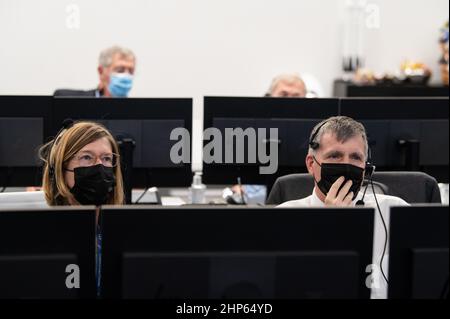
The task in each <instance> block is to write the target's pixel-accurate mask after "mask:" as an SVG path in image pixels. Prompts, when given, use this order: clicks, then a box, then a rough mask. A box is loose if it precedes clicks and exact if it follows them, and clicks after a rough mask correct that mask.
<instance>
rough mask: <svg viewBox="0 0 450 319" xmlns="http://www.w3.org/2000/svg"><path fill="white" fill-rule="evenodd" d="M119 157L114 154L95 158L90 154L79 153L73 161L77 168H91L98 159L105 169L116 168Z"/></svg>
mask: <svg viewBox="0 0 450 319" xmlns="http://www.w3.org/2000/svg"><path fill="white" fill-rule="evenodd" d="M119 158H120V155H119V154H115V153H110V154H103V155H100V156H96V155H94V154H92V153H87V152H86V153H85V152H83V153H80V154H76V155H75V156H74V157H73V159H74V160H75V161H76V162H77V163H78V165H79V166H82V167H87V166H93V165H95V164H96V163H97V161H98V160H99V159H100V161H101V163H102V164H103V166H106V167H116V166H117V163H118V162H119Z"/></svg>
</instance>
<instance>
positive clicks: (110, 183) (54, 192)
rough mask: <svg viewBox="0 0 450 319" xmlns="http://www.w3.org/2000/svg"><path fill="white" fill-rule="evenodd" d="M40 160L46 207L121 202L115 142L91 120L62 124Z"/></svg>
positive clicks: (99, 244) (99, 245)
mask: <svg viewBox="0 0 450 319" xmlns="http://www.w3.org/2000/svg"><path fill="white" fill-rule="evenodd" d="M39 153H40V157H41V159H42V160H43V161H44V163H45V166H44V177H43V181H42V188H43V191H44V194H45V199H46V201H47V203H48V204H49V205H50V206H59V205H95V206H100V205H104V204H110V205H121V204H123V203H124V192H123V182H122V173H121V170H120V157H119V155H118V153H119V148H118V146H117V142H116V141H115V139H114V137H113V136H112V135H111V133H110V132H109V131H108V130H107V129H106V128H105V127H104V126H102V125H100V124H98V123H94V122H78V123H75V124H73V123H70V124H66V125H65V127H64V128H63V129H62V130H61V131H60V132H59V133H58V134H57V136H56V137H55V139H54V140H53V141H50V142H49V143H47V144H46V145H44V146H43V147H42V148H41V149H40V152H39ZM98 218H99V208H98V207H97V214H96V221H97V234H96V239H97V252H96V256H97V258H96V278H97V294H98V295H100V278H101V270H100V269H101V252H102V231H101V227H100V225H99V222H98Z"/></svg>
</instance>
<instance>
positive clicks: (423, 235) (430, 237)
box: [388, 205, 449, 299]
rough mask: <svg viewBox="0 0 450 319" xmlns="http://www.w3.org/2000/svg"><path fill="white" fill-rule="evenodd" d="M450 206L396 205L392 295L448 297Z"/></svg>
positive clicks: (391, 256) (392, 235)
mask: <svg viewBox="0 0 450 319" xmlns="http://www.w3.org/2000/svg"><path fill="white" fill-rule="evenodd" d="M448 243H449V210H448V206H441V205H434V206H430V205H417V206H416V205H415V206H411V207H393V208H391V217H390V250H389V287H388V298H394V299H400V298H401V299H409V298H414V299H425V298H432V299H439V298H444V297H445V298H448V280H449V249H448Z"/></svg>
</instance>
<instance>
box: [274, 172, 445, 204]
mask: <svg viewBox="0 0 450 319" xmlns="http://www.w3.org/2000/svg"><path fill="white" fill-rule="evenodd" d="M373 180H374V181H375V182H378V183H381V184H384V185H386V186H387V189H388V194H387V195H392V196H397V197H400V198H402V199H403V200H405V201H406V202H408V203H441V194H440V191H439V186H438V183H437V181H436V179H435V178H433V177H431V176H430V175H427V174H425V173H422V172H375V173H374V175H373ZM313 187H314V181H313V178H312V177H311V176H310V175H309V174H292V175H286V176H282V177H280V178H278V179H277V180H276V182H275V184H274V186H273V188H272V191H271V192H270V194H269V197H268V198H267V202H266V203H267V204H268V205H279V204H281V203H284V202H287V201H290V200H296V199H301V198H305V197H307V196H309V195H311V193H312V190H313Z"/></svg>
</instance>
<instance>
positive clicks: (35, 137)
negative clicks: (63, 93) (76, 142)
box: [0, 96, 52, 189]
mask: <svg viewBox="0 0 450 319" xmlns="http://www.w3.org/2000/svg"><path fill="white" fill-rule="evenodd" d="M51 105H52V98H51V97H48V96H0V106H1V107H0V189H2V188H3V187H19V186H35V185H36V186H37V185H40V184H41V181H42V170H41V169H40V167H41V163H40V161H39V158H38V149H39V147H40V146H41V145H42V144H44V142H45V140H44V137H45V136H46V134H48V133H49V132H50V124H51V123H50V114H51Z"/></svg>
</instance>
